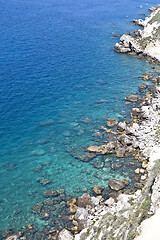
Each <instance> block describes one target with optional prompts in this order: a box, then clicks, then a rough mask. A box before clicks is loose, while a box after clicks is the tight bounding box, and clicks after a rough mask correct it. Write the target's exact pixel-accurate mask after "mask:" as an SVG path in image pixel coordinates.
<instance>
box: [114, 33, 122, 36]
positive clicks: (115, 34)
mask: <svg viewBox="0 0 160 240" xmlns="http://www.w3.org/2000/svg"><path fill="white" fill-rule="evenodd" d="M113 36H114V37H120V36H121V35H120V34H117V33H113Z"/></svg>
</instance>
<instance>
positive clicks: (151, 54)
mask: <svg viewBox="0 0 160 240" xmlns="http://www.w3.org/2000/svg"><path fill="white" fill-rule="evenodd" d="M133 23H134V24H136V25H139V26H143V28H144V29H143V30H141V29H139V30H138V31H135V36H134V37H132V36H130V35H127V34H124V35H123V36H122V37H121V38H120V43H116V45H115V47H114V50H116V51H118V52H121V53H130V54H137V55H138V56H139V57H145V58H148V59H149V60H150V61H152V62H156V63H160V6H158V7H157V8H156V9H155V10H154V11H153V12H152V13H151V14H150V15H149V16H148V17H146V19H145V20H144V21H143V20H142V19H139V20H133Z"/></svg>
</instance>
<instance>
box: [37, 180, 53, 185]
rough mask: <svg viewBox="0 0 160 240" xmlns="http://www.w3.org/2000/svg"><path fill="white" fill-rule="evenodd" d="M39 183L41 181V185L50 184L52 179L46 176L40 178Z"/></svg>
mask: <svg viewBox="0 0 160 240" xmlns="http://www.w3.org/2000/svg"><path fill="white" fill-rule="evenodd" d="M38 182H39V183H41V184H42V185H43V186H46V185H48V184H50V183H51V182H52V181H51V180H50V179H48V178H41V179H39V180H38Z"/></svg>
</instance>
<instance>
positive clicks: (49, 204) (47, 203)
mask: <svg viewBox="0 0 160 240" xmlns="http://www.w3.org/2000/svg"><path fill="white" fill-rule="evenodd" d="M43 204H44V206H52V205H54V200H51V199H49V200H46V201H44V202H43Z"/></svg>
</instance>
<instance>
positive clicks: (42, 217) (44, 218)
mask: <svg viewBox="0 0 160 240" xmlns="http://www.w3.org/2000/svg"><path fill="white" fill-rule="evenodd" d="M39 218H40V219H41V220H48V219H49V218H50V214H49V213H48V212H42V213H41V214H40V216H39Z"/></svg>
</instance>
